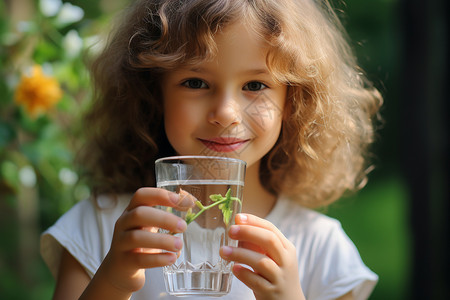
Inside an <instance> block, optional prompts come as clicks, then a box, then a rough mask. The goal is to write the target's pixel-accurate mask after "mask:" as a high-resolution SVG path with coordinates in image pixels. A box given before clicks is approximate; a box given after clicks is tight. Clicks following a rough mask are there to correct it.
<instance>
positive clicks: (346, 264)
mask: <svg viewBox="0 0 450 300" xmlns="http://www.w3.org/2000/svg"><path fill="white" fill-rule="evenodd" d="M320 243H323V244H322V246H321V247H318V248H317V249H321V250H319V253H318V255H317V256H316V258H315V262H314V271H313V273H312V278H311V279H312V280H311V284H313V285H317V286H316V287H312V288H311V289H310V291H311V292H312V293H314V294H310V295H309V298H308V297H307V299H315V300H331V299H336V298H337V297H340V296H342V295H345V294H346V293H348V292H350V291H352V292H353V297H354V299H355V300H363V299H367V298H368V297H369V295H370V294H371V292H372V290H373V289H374V287H375V285H376V283H377V281H378V276H377V275H376V274H375V273H373V272H372V271H371V270H370V269H369V268H367V267H366V265H365V264H364V263H363V261H362V259H361V256H360V254H359V252H358V250H357V249H356V247H355V245H354V243H353V242H352V241H351V240H350V238H349V237H348V236H347V234H346V233H345V232H344V230H343V229H342V227H341V225H340V223H339V222H338V221H333V222H332V226H331V228H330V230H329V231H328V233H327V234H326V235H325V236H323V237H322V239H321V241H320Z"/></svg>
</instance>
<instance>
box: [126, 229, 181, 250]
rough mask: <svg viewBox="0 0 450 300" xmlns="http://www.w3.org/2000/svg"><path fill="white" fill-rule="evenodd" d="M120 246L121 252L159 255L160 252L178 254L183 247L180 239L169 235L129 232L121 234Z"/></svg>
mask: <svg viewBox="0 0 450 300" xmlns="http://www.w3.org/2000/svg"><path fill="white" fill-rule="evenodd" d="M120 245H122V250H123V251H130V250H134V251H135V252H146V253H159V252H161V250H166V251H170V252H178V251H180V250H181V248H182V247H183V241H182V240H181V238H180V237H178V236H173V235H170V234H162V233H152V232H148V231H145V230H130V231H127V232H124V233H123V235H122V239H121V243H120ZM136 249H138V250H136Z"/></svg>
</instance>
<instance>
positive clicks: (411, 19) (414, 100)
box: [0, 0, 450, 300]
mask: <svg viewBox="0 0 450 300" xmlns="http://www.w3.org/2000/svg"><path fill="white" fill-rule="evenodd" d="M127 2H128V1H125V0H89V1H82V0H72V1H61V0H40V1H38V0H3V1H2V2H0V76H1V77H0V78H1V79H0V295H1V296H0V298H1V299H30V300H41V299H50V298H51V296H52V290H53V288H54V279H53V278H52V276H51V274H50V272H49V271H48V270H47V268H46V267H45V265H44V263H43V261H42V259H41V258H40V255H39V235H40V233H41V232H42V231H43V230H45V229H46V228H47V227H49V226H50V225H52V224H53V223H54V222H55V221H56V220H57V218H58V217H59V216H61V215H62V214H63V213H64V212H65V211H67V210H68V209H69V208H70V207H71V206H72V205H73V204H74V203H76V202H77V201H80V200H81V199H83V198H85V197H86V196H87V195H88V194H89V188H88V187H87V186H86V185H85V184H83V182H82V180H80V179H79V176H78V172H77V167H76V165H75V164H74V159H75V157H76V151H75V149H76V148H77V146H78V145H80V144H81V143H82V140H80V139H79V138H78V134H79V132H80V131H82V130H86V129H85V128H83V126H82V124H80V115H81V114H82V112H83V111H84V110H85V109H86V107H87V106H88V104H89V99H90V96H91V90H90V84H89V75H88V74H87V72H86V69H85V66H84V56H83V54H84V52H85V51H86V49H91V50H90V51H94V52H95V51H96V50H97V49H98V48H99V47H100V46H101V45H100V42H99V41H100V40H101V36H102V34H103V33H104V32H106V31H107V29H108V27H109V24H110V23H111V20H112V17H113V16H114V14H115V13H116V12H118V11H119V10H120V9H121V8H123V7H124V6H125V5H126V3H127ZM334 5H335V7H336V8H337V9H338V10H339V16H340V17H341V18H342V22H343V23H344V26H345V27H346V28H347V30H348V33H349V36H350V38H351V40H352V43H353V44H352V45H353V47H354V50H355V52H356V54H357V56H358V60H359V63H360V65H361V66H362V68H363V69H364V70H365V72H366V74H367V75H368V77H369V78H370V79H371V80H372V81H373V83H374V85H375V86H376V87H377V88H378V89H379V90H380V91H381V92H382V94H383V95H384V97H385V104H384V107H383V109H382V112H381V114H382V118H383V122H382V123H381V124H379V130H378V137H377V141H376V144H375V145H374V147H373V152H374V156H373V158H372V160H373V162H374V165H375V167H376V168H375V169H374V171H373V172H372V173H371V174H370V177H369V182H368V184H367V186H366V187H365V188H364V189H363V190H361V191H360V192H358V193H357V194H354V195H351V196H348V197H345V198H343V199H342V200H340V201H338V202H337V203H335V204H333V205H332V206H331V207H329V208H328V209H327V210H325V211H324V212H325V213H327V214H329V215H331V216H333V217H336V218H338V219H339V220H340V221H341V222H342V225H343V227H344V229H345V231H346V232H347V234H348V235H349V236H350V237H351V239H352V240H353V241H354V242H355V244H356V245H357V247H358V249H359V250H360V253H361V256H362V258H363V260H364V262H365V263H366V264H367V265H368V266H369V267H370V268H371V269H372V270H373V271H375V272H376V273H377V274H378V275H379V277H380V280H379V283H378V285H377V286H376V288H375V290H374V293H373V294H372V296H371V298H370V299H450V295H449V287H448V283H450V282H449V271H448V266H449V259H448V253H449V246H448V244H449V243H448V242H449V238H450V234H449V222H448V217H449V215H448V211H449V209H448V202H447V200H448V186H449V172H448V168H446V167H448V166H449V163H448V158H447V153H448V140H449V138H448V129H449V126H448V122H449V121H448V120H449V118H448V112H449V110H448V101H447V97H446V95H445V92H444V91H445V90H444V87H446V83H447V82H448V70H449V62H448V55H447V52H448V4H447V1H445V0H428V1H419V0H409V1H408V0H364V1H361V0H347V1H345V3H344V2H342V1H335V2H334ZM444 99H445V100H444Z"/></svg>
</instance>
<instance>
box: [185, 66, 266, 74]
mask: <svg viewBox="0 0 450 300" xmlns="http://www.w3.org/2000/svg"><path fill="white" fill-rule="evenodd" d="M188 71H192V72H196V73H207V72H208V70H207V69H205V68H201V67H193V68H189V69H188ZM242 73H243V74H247V75H260V74H266V75H270V72H269V70H268V69H264V68H260V69H248V70H245V71H243V72H242Z"/></svg>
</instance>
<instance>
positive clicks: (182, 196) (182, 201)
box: [177, 190, 197, 207]
mask: <svg viewBox="0 0 450 300" xmlns="http://www.w3.org/2000/svg"><path fill="white" fill-rule="evenodd" d="M196 200H197V199H196V198H195V197H194V196H192V195H191V194H189V193H188V192H186V191H184V190H180V193H179V200H178V203H177V206H178V207H194V204H195V201H196Z"/></svg>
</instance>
